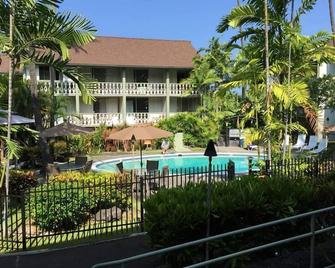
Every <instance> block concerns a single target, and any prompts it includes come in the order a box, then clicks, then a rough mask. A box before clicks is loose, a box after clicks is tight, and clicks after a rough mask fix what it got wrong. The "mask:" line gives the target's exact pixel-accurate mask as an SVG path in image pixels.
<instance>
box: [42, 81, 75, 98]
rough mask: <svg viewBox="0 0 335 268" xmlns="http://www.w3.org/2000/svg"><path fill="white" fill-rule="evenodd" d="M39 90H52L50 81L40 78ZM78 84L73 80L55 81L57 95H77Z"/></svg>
mask: <svg viewBox="0 0 335 268" xmlns="http://www.w3.org/2000/svg"><path fill="white" fill-rule="evenodd" d="M38 85H39V90H41V91H44V92H47V91H48V90H50V87H51V85H50V81H46V80H40V81H39V83H38ZM77 90H78V86H77V85H76V84H75V83H73V82H71V81H55V95H64V96H75V95H76V91H77Z"/></svg>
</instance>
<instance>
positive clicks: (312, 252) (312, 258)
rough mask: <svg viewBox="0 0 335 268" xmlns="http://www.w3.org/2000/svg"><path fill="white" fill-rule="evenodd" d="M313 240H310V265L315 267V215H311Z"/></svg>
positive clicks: (311, 267)
mask: <svg viewBox="0 0 335 268" xmlns="http://www.w3.org/2000/svg"><path fill="white" fill-rule="evenodd" d="M310 225H311V234H312V236H311V241H310V262H309V267H310V268H314V252H315V215H314V214H313V215H312V216H311V223H310Z"/></svg>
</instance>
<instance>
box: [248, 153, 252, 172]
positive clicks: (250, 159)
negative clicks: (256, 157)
mask: <svg viewBox="0 0 335 268" xmlns="http://www.w3.org/2000/svg"><path fill="white" fill-rule="evenodd" d="M248 174H249V175H251V174H252V156H249V157H248Z"/></svg>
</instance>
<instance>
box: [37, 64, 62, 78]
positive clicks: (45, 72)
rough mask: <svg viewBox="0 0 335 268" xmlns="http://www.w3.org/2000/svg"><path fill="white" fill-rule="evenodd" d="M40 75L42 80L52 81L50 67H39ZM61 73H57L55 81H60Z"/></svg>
mask: <svg viewBox="0 0 335 268" xmlns="http://www.w3.org/2000/svg"><path fill="white" fill-rule="evenodd" d="M39 73H40V80H50V79H51V75H50V67H49V66H45V65H42V66H39ZM59 77H60V75H59V72H58V71H55V80H59Z"/></svg>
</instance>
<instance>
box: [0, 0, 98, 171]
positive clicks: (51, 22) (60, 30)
mask: <svg viewBox="0 0 335 268" xmlns="http://www.w3.org/2000/svg"><path fill="white" fill-rule="evenodd" d="M60 2H62V1H60V0H38V1H32V0H29V1H20V5H18V6H17V8H16V9H15V14H17V16H16V23H15V35H14V40H13V45H12V48H11V57H12V59H13V60H14V67H15V66H19V65H28V69H29V73H30V90H31V98H32V108H33V114H34V117H35V123H36V128H37V130H38V131H39V132H42V131H43V125H42V116H41V111H40V105H39V102H38V85H37V80H36V71H35V70H36V63H45V64H47V65H50V66H53V67H54V68H55V69H56V70H57V71H60V72H62V73H64V74H65V75H66V76H67V77H69V78H71V79H72V80H73V81H74V82H76V83H78V86H79V88H80V90H82V91H83V92H84V91H85V90H86V88H85V83H84V82H83V81H82V80H81V79H82V78H83V76H82V75H80V74H78V73H77V71H76V70H75V69H74V68H70V67H67V65H66V63H67V61H68V56H69V49H68V48H69V47H73V46H76V47H80V46H83V45H85V44H87V43H89V42H90V41H92V40H93V39H94V32H95V29H94V28H93V26H92V25H91V23H90V22H89V21H88V20H87V19H85V18H83V17H80V16H76V15H75V16H73V15H71V14H70V13H60V14H59V13H55V11H54V7H57V5H58V3H60ZM8 10H9V5H6V4H5V3H3V4H2V6H1V10H0V11H1V12H2V14H4V15H6V14H7V13H8ZM0 23H2V24H3V25H4V26H5V27H3V29H6V25H5V23H4V22H3V21H0ZM3 25H1V26H3ZM58 55H59V56H60V57H59V56H58ZM39 146H40V150H41V153H42V159H43V162H44V163H43V166H44V167H46V165H47V162H48V161H49V159H50V156H49V153H48V146H47V142H46V140H45V139H44V138H42V137H40V138H39Z"/></svg>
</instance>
